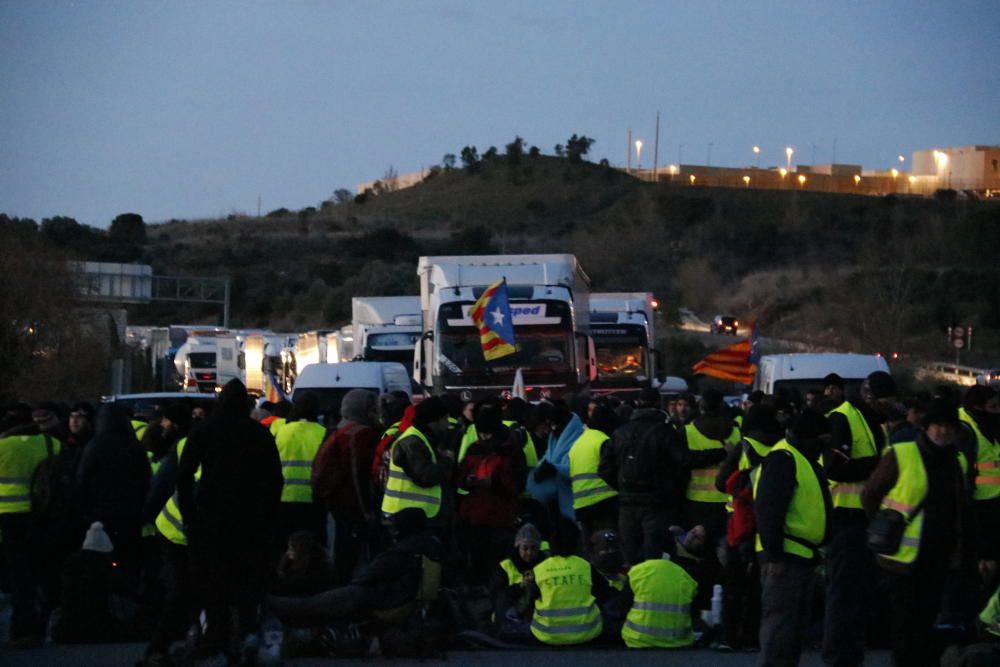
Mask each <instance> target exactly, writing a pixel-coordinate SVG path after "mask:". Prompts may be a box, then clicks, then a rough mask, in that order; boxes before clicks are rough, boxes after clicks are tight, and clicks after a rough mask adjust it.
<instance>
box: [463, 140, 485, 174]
mask: <svg viewBox="0 0 1000 667" xmlns="http://www.w3.org/2000/svg"><path fill="white" fill-rule="evenodd" d="M480 163H481V161H480V159H479V151H477V150H476V147H475V146H466V147H465V148H463V149H462V166H463V167H465V170H466V171H467V172H469V173H470V174H471V173H472V172H474V171H478V170H479V166H480Z"/></svg>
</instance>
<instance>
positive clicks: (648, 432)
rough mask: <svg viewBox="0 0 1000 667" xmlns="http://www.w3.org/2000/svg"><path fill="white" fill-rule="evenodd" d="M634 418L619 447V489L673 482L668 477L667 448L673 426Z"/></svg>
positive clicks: (649, 487) (655, 487)
mask: <svg viewBox="0 0 1000 667" xmlns="http://www.w3.org/2000/svg"><path fill="white" fill-rule="evenodd" d="M642 426H643V428H640V424H638V423H635V422H632V423H631V424H629V425H628V426H627V427H626V429H623V431H624V432H622V431H620V432H619V433H616V434H615V436H616V437H619V438H621V444H620V446H619V450H618V489H619V490H625V491H628V490H640V489H641V490H644V491H654V490H655V491H659V490H665V489H664V487H669V486H672V484H670V482H669V481H668V477H669V473H670V471H669V469H665V468H666V466H668V465H669V462H668V454H667V451H666V448H667V443H668V442H669V440H670V437H671V434H670V427H669V426H667V425H666V424H665V423H662V424H661V423H659V422H656V423H652V424H648V425H645V424H643V425H642Z"/></svg>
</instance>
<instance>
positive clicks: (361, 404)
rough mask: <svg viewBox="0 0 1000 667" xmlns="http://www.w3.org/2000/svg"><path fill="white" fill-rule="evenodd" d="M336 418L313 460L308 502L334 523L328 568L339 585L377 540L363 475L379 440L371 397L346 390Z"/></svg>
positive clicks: (367, 481) (368, 482)
mask: <svg viewBox="0 0 1000 667" xmlns="http://www.w3.org/2000/svg"><path fill="white" fill-rule="evenodd" d="M340 415H341V419H340V423H338V424H337V427H336V429H334V430H332V431H330V433H329V434H328V435H327V437H326V439H325V440H324V441H323V444H322V445H321V446H320V448H319V451H318V452H317V454H316V458H315V460H314V461H313V466H312V476H311V483H312V489H313V495H314V497H315V498H316V499H317V500H318V501H320V502H321V503H322V504H323V506H324V507H325V509H326V511H327V512H329V513H330V515H331V516H333V519H334V522H335V531H336V533H335V536H334V559H333V566H334V571H335V574H336V576H335V580H336V581H337V583H338V584H341V585H342V584H345V583H347V581H348V580H349V579H350V577H351V574H352V572H353V571H354V569H355V567H356V566H357V564H358V562H359V561H360V560H361V559H362V557H363V556H366V554H370V552H371V551H372V547H373V546H374V544H375V540H376V537H377V527H378V524H377V522H376V516H377V514H376V508H375V502H374V493H373V489H372V484H371V476H370V474H369V471H370V470H371V466H372V460H373V459H374V457H375V447H376V446H377V445H378V441H379V435H378V433H379V432H378V430H377V429H376V426H377V424H376V419H375V394H374V393H373V392H370V391H367V390H365V389H352V390H350V391H349V392H347V393H346V394H345V395H344V398H343V399H342V400H341V403H340ZM366 560H367V559H366Z"/></svg>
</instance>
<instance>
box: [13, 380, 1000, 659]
mask: <svg viewBox="0 0 1000 667" xmlns="http://www.w3.org/2000/svg"><path fill="white" fill-rule="evenodd" d="M846 389H847V387H846V386H845V382H844V381H843V380H842V379H841V378H840V377H838V376H837V375H834V374H831V375H829V376H827V377H826V378H825V379H824V381H823V388H822V389H821V390H819V389H818V390H815V391H810V392H807V393H806V394H805V395H804V396H801V397H800V396H798V395H784V394H782V395H775V396H770V395H764V394H763V393H761V392H755V393H753V394H750V395H748V396H746V397H745V398H744V400H743V403H742V405H741V406H740V407H739V408H738V409H737V408H733V407H731V406H729V405H728V404H727V403H726V402H725V401H724V400H723V396H722V395H721V394H720V393H718V392H716V391H714V390H705V391H704V392H702V394H701V395H700V397H698V398H696V397H694V396H692V395H690V394H682V395H677V396H673V397H670V398H667V397H664V396H661V395H660V394H659V393H658V392H657V391H655V390H653V389H648V390H644V391H642V392H641V394H639V395H638V396H637V397H636V398H635V399H634V400H619V399H616V398H615V397H613V396H601V397H594V396H590V395H586V394H581V395H575V396H566V397H563V398H562V399H560V400H543V401H540V402H538V403H529V402H526V401H524V400H521V399H519V398H509V397H506V398H505V397H499V396H498V397H495V398H490V399H486V400H480V401H476V402H463V401H462V400H460V399H459V398H458V397H455V396H449V395H445V396H435V397H427V398H424V399H423V400H419V401H416V402H411V400H410V397H409V396H408V395H407V394H406V393H403V392H395V393H390V394H385V395H382V396H376V395H375V394H374V393H373V392H369V391H366V390H362V389H355V390H352V391H350V392H348V393H346V394H345V395H344V396H343V399H342V400H341V402H340V404H339V405H338V406H336V407H335V409H334V411H332V412H330V413H329V414H323V413H322V410H321V408H320V403H319V399H318V397H317V396H316V395H315V394H312V393H308V392H307V393H304V394H298V395H296V400H295V403H294V404H290V403H288V402H286V401H282V402H280V403H269V402H265V401H260V400H258V401H256V402H254V401H253V399H252V397H251V396H249V395H248V393H247V391H246V388H245V387H244V386H243V385H242V384H241V383H240V382H239V381H238V380H234V381H232V382H230V383H229V384H227V385H226V386H225V387H224V388H223V390H222V392H221V393H220V394H219V396H218V398H217V399H216V400H215V401H214V407H213V408H212V409H211V410H210V411H209V412H207V414H206V411H205V410H204V409H202V408H198V409H196V410H194V411H192V410H191V409H190V408H186V407H184V404H183V403H175V404H171V405H165V406H163V407H162V408H159V409H157V410H155V411H154V412H153V413H150V414H129V413H128V412H127V411H126V410H125V409H124V408H122V407H121V406H120V405H116V404H113V403H111V404H102V405H101V406H100V407H99V408H98V409H97V410H96V411H95V409H94V408H93V406H91V405H90V404H87V403H77V404H75V405H72V406H71V407H70V406H66V405H61V404H57V403H42V404H39V405H36V406H29V405H26V404H22V403H15V404H11V405H9V406H8V407H7V408H6V410H5V413H4V417H3V420H4V421H3V423H2V425H0V538H2V547H3V554H4V560H3V571H2V575H3V583H4V589H5V590H6V591H7V592H8V593H9V599H10V604H11V607H12V616H11V624H10V640H9V642H10V644H11V645H12V646H36V645H39V644H41V643H42V642H44V641H54V642H69V643H73V642H111V641H142V642H146V643H147V649H146V654H145V658H144V663H145V664H148V665H169V664H242V663H245V662H252V661H253V660H256V659H257V658H258V657H259V656H261V655H266V654H268V652H269V651H270V652H271V654H274V653H275V652H280V651H284V652H286V653H289V654H290V653H291V652H293V651H302V652H322V653H325V654H334V655H346V654H352V653H353V654H359V655H364V654H367V653H370V652H373V651H374V650H375V647H376V646H379V647H381V649H380V650H381V651H382V652H383V653H385V654H392V652H393V651H396V652H398V653H399V654H402V653H405V652H406V651H407V650H415V648H414V647H415V646H416V645H418V644H421V643H426V642H428V641H429V637H432V636H437V637H442V636H443V637H447V638H449V640H454V639H455V638H456V637H460V638H462V639H463V640H464V641H467V642H471V643H478V644H481V645H487V646H509V645H535V646H545V645H547V646H571V645H582V644H591V643H600V644H608V645H614V644H620V645H624V646H627V647H629V648H645V647H659V648H674V647H685V646H692V645H700V646H705V647H706V648H708V647H710V648H714V649H715V650H719V651H733V650H748V651H756V652H758V656H757V661H758V664H759V665H796V664H798V661H799V658H800V655H801V652H802V650H803V649H804V648H805V647H808V646H815V647H817V648H819V649H820V650H821V652H822V657H823V660H824V662H825V663H826V664H827V665H831V666H836V667H839V666H841V665H861V664H862V663H863V660H864V654H865V651H866V650H868V649H871V648H874V647H888V648H890V649H891V651H892V654H893V657H894V661H895V664H897V665H901V666H905V667H910V666H917V665H939V664H943V665H948V666H958V665H996V664H1000V599H998V585H1000V573H998V569H997V561H998V557H1000V394H998V392H997V391H996V390H994V389H992V388H988V387H983V386H976V387H971V388H968V389H967V390H966V391H965V392H964V394H962V395H959V394H958V393H956V392H953V391H950V390H948V389H947V388H942V389H941V390H940V391H938V392H937V393H936V394H934V395H916V396H912V397H908V398H906V399H905V400H904V399H903V398H902V397H900V396H897V392H896V386H895V382H894V381H893V379H892V377H891V376H889V375H888V374H886V373H881V372H880V373H873V374H872V375H871V376H869V378H868V379H867V380H866V381H865V382H864V384H863V385H862V387H861V389H860V392H859V393H858V395H856V396H855V395H849V394H848V392H847V391H846Z"/></svg>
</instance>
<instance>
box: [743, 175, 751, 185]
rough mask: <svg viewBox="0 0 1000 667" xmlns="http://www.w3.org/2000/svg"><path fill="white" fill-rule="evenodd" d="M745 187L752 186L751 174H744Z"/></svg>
mask: <svg viewBox="0 0 1000 667" xmlns="http://www.w3.org/2000/svg"><path fill="white" fill-rule="evenodd" d="M743 187H745V188H749V187H750V177H749V176H744V177H743Z"/></svg>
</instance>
